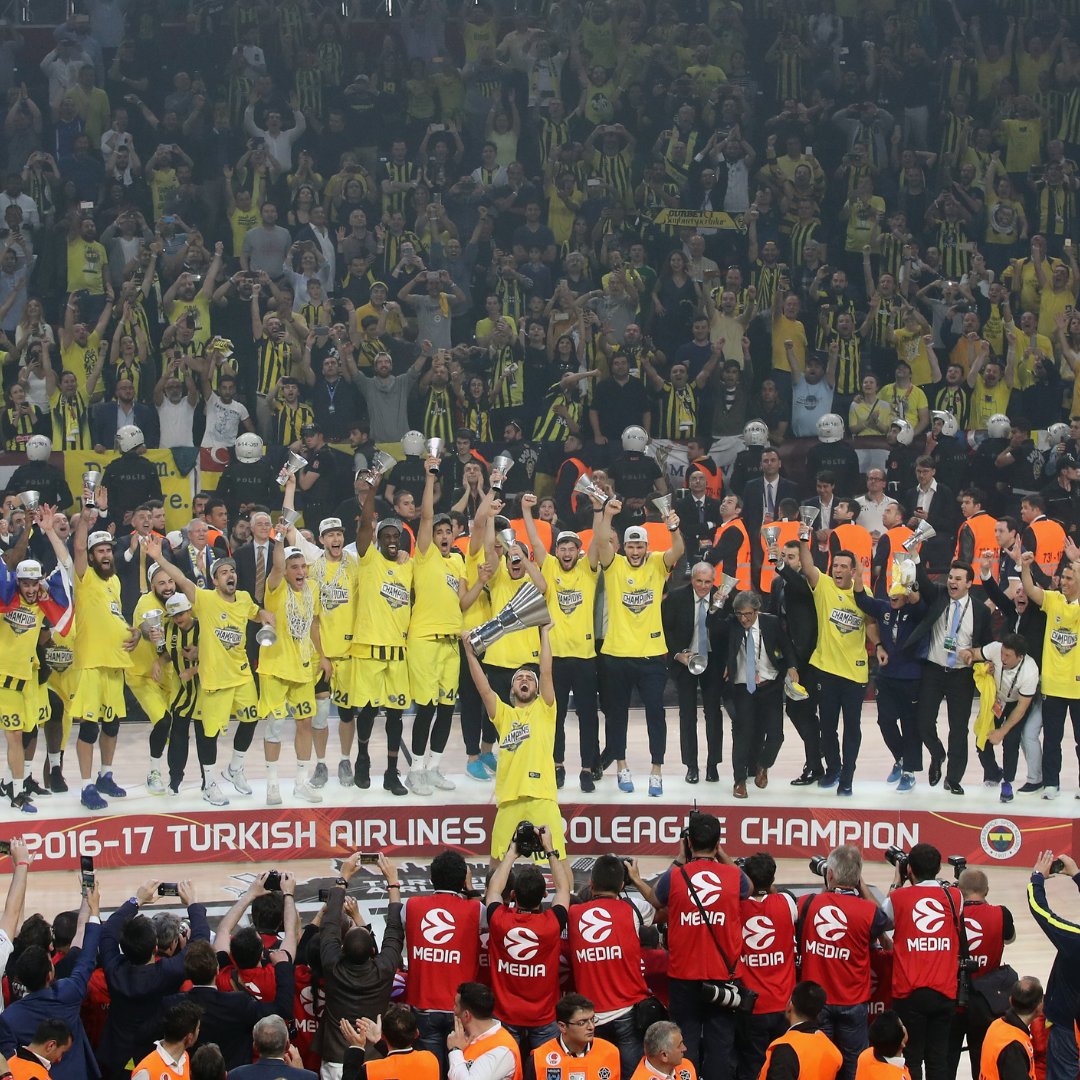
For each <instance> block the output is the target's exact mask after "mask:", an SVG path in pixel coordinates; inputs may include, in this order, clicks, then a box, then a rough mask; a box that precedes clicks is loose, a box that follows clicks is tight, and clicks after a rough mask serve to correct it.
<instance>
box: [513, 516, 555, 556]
mask: <svg viewBox="0 0 1080 1080" xmlns="http://www.w3.org/2000/svg"><path fill="white" fill-rule="evenodd" d="M533 524H534V525H535V526H536V535H537V536H539V537H540V543H541V544H543V545H544V551H545V553H547V554H548V555H550V554H551V540H552V536H551V522H550V521H541V520H540V519H539V518H533ZM510 528H511V529H513V530H514V535H515V536H516V537H517V538H518V539H519V540H520V541H521V542H522V543H523V544H524V545H525V546H526V547H527V548H529V549H530V550H532V544H530V543H529V534H528V533H527V532H525V521H524V519H523V518H515V519H514V520H513V521H511V522H510ZM533 558H534V559H535V558H536V552H535V551H533Z"/></svg>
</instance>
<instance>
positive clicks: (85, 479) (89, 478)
mask: <svg viewBox="0 0 1080 1080" xmlns="http://www.w3.org/2000/svg"><path fill="white" fill-rule="evenodd" d="M100 483H101V473H99V472H98V471H97V469H91V470H90V471H89V472H84V473H83V474H82V486H83V490H84V491H85V492H86V494H87V496H88V498H87V499H86V505H87V506H88V507H90V508H92V509H95V510H96V509H97V500H96V498H95V496H96V495H97V489H98V484H100Z"/></svg>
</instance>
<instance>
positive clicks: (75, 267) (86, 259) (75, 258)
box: [67, 240, 106, 296]
mask: <svg viewBox="0 0 1080 1080" xmlns="http://www.w3.org/2000/svg"><path fill="white" fill-rule="evenodd" d="M105 260H106V254H105V248H104V247H103V246H102V245H101V244H99V243H98V242H97V241H96V240H90V241H87V240H69V241H68V246H67V288H68V292H78V291H79V290H80V289H84V290H85V291H86V292H88V293H89V294H90V295H91V296H101V295H102V293H104V292H105V285H104V283H103V282H102V280H101V271H102V269H103V268H104V266H105Z"/></svg>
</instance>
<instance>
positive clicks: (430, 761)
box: [424, 750, 442, 769]
mask: <svg viewBox="0 0 1080 1080" xmlns="http://www.w3.org/2000/svg"><path fill="white" fill-rule="evenodd" d="M441 761H442V751H441V750H429V751H428V752H427V753H426V754H425V755H424V768H425V769H437V768H438V767H439V762H441Z"/></svg>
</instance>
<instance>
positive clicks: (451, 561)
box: [409, 543, 465, 638]
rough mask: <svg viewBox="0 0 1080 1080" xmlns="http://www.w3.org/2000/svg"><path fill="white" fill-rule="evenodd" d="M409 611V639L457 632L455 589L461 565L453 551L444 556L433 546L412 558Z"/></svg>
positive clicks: (462, 570)
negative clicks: (411, 594) (411, 595)
mask: <svg viewBox="0 0 1080 1080" xmlns="http://www.w3.org/2000/svg"><path fill="white" fill-rule="evenodd" d="M412 572H413V597H414V599H413V609H412V620H411V622H410V623H409V637H422V638H433V637H444V636H453V637H457V636H458V635H459V634H460V633H461V604H460V601H459V598H458V589H459V587H460V586H461V580H462V578H464V577H465V563H464V560H463V559H462V558H461V553H460V552H459V551H458V550H457V549H456V548H451V549H450V554H449V555H448V556H446V557H444V556H443V553H442V552H441V551H440V550H439V549H438V547H437V546H436V545H435V544H434V543H431V544H428V549H427V551H424V552H421V551H420V550H419V548H418V549H417V552H416V554H415V555H414V556H413V558H412Z"/></svg>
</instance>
